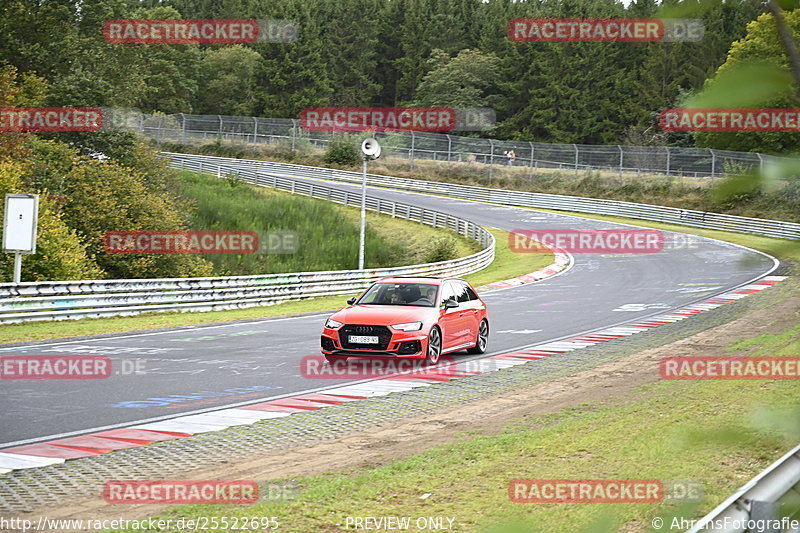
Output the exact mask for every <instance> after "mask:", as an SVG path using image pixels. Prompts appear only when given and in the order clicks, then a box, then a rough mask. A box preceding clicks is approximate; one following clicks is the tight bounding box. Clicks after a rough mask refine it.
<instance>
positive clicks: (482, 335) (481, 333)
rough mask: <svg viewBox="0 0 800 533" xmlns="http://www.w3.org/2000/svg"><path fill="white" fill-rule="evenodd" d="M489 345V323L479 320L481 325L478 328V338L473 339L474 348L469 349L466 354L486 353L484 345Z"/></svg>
mask: <svg viewBox="0 0 800 533" xmlns="http://www.w3.org/2000/svg"><path fill="white" fill-rule="evenodd" d="M488 343H489V323H488V322H486V321H485V320H481V325H480V326H478V338H477V339H475V346H473V347H472V348H469V349H468V350H467V353H471V354H478V353H486V345H487V344H488Z"/></svg>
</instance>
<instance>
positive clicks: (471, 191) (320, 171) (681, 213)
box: [164, 153, 800, 239]
mask: <svg viewBox="0 0 800 533" xmlns="http://www.w3.org/2000/svg"><path fill="white" fill-rule="evenodd" d="M164 155H166V156H169V157H171V158H172V160H173V162H174V164H175V165H178V166H186V165H191V168H193V169H195V170H202V171H206V172H215V173H229V172H230V173H237V172H242V171H245V170H247V171H250V172H252V171H253V169H258V171H259V172H260V173H261V174H263V175H268V176H271V177H276V178H277V177H281V176H293V177H296V178H312V179H318V180H320V179H321V180H329V181H338V182H344V183H358V184H360V183H361V174H359V173H357V172H348V171H345V170H334V169H329V168H319V167H308V166H303V165H293V164H289V163H272V162H267V161H251V160H242V159H233V158H227V157H214V156H201V155H194V154H175V153H165V154H164ZM271 177H270V178H269V179H272V178H271ZM367 182H368V183H369V184H370V185H372V186H374V187H383V188H387V189H396V190H404V191H414V192H422V193H428V194H435V195H440V196H447V197H450V198H461V199H465V200H477V201H480V202H492V203H497V204H503V205H512V206H522V207H537V208H542V209H554V210H559V211H576V212H580V213H592V214H598V215H611V216H619V217H625V218H639V219H642V220H652V221H656V222H665V223H670V224H680V225H684V226H694V227H698V228H704V229H712V230H722V231H735V232H738V233H752V234H755V235H764V236H766V237H778V238H782V239H800V224H798V223H795V222H783V221H779V220H767V219H762V218H749V217H740V216H735V215H724V214H720V213H710V212H705V211H693V210H690V209H679V208H676V207H664V206H658V205H649V204H637V203H634V202H622V201H619V200H602V199H596V198H581V197H578V196H562V195H557V194H542V193H535V192H525V191H509V190H504V189H490V188H487V187H476V186H472V185H458V184H453V183H443V182H437V181H425V180H415V179H409V178H396V177H392V176H382V175H378V174H368V175H367Z"/></svg>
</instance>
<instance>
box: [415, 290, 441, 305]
mask: <svg viewBox="0 0 800 533" xmlns="http://www.w3.org/2000/svg"><path fill="white" fill-rule="evenodd" d="M435 298H436V287H428V288H427V289H426V290H425V295H424V296H420V297H419V300H417V301H415V302H414V303H413V304H412V305H431V304H433V302H434V301H435V300H434V299H435Z"/></svg>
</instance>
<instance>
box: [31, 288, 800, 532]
mask: <svg viewBox="0 0 800 533" xmlns="http://www.w3.org/2000/svg"><path fill="white" fill-rule="evenodd" d="M799 320H800V296H799V295H798V294H797V293H796V292H795V293H793V294H792V296H791V297H789V298H787V299H785V300H783V301H781V302H779V303H777V304H775V305H772V306H770V307H768V308H766V309H762V310H758V311H753V312H751V313H748V314H747V315H745V316H743V317H742V318H739V319H737V320H735V321H733V322H729V323H727V324H724V325H722V326H718V327H716V328H713V329H709V330H707V331H704V332H701V333H698V334H696V335H693V336H691V337H688V338H686V339H682V340H680V341H677V342H674V343H672V344H667V345H664V346H661V347H658V348H653V349H649V350H645V351H642V352H639V353H636V354H633V355H630V356H626V357H622V358H620V359H618V360H615V361H612V362H609V363H605V364H602V365H600V366H597V367H595V368H593V369H590V370H585V371H581V372H578V373H576V374H573V375H570V376H566V377H562V378H557V379H554V380H552V381H549V382H546V383H539V384H536V385H532V386H530V387H525V388H521V389H517V390H515V391H513V392H510V393H507V394H503V395H500V396H497V397H494V398H491V399H484V400H479V401H476V402H472V403H468V404H464V405H460V406H458V407H453V408H447V409H442V410H441V411H437V412H434V413H431V414H426V415H424V416H421V417H416V418H409V419H405V420H401V421H399V422H394V423H391V424H387V425H385V426H379V427H376V428H372V429H370V430H368V431H362V432H359V433H354V434H351V435H347V436H345V437H340V438H336V439H331V440H328V441H325V442H320V443H318V444H313V445H310V446H305V447H298V448H294V449H289V450H282V451H278V452H273V453H267V454H264V455H260V456H257V457H252V458H250V459H247V460H236V461H232V462H230V463H227V464H224V465H217V466H215V467H212V468H206V469H201V470H196V471H193V472H190V473H188V474H184V475H181V476H179V477H177V478H176V479H254V480H268V479H274V478H296V477H302V476H309V475H317V474H322V473H325V472H331V471H340V470H350V469H356V468H363V467H370V466H376V465H381V464H384V463H388V462H390V461H394V460H397V459H402V458H404V457H407V456H410V455H413V454H415V453H418V452H420V451H422V450H425V449H428V448H432V447H435V446H438V445H441V444H446V443H449V442H453V441H454V440H456V439H458V438H459V437H456V436H454V435H455V434H457V433H461V432H468V431H469V432H475V431H479V432H481V433H484V434H492V433H498V432H500V431H502V430H503V429H504V428H505V427H506V426H508V425H511V424H514V423H519V422H521V421H522V420H523V419H525V418H531V417H535V416H538V415H542V414H548V413H554V412H557V411H559V410H561V409H563V408H565V407H579V406H581V404H583V403H584V402H590V403H591V404H593V405H595V406H596V405H603V404H611V403H614V404H619V403H624V402H627V401H634V400H636V399H639V397H640V396H639V395H637V394H633V392H634V391H635V389H637V388H638V387H639V386H641V385H644V384H646V383H650V382H653V381H656V380H658V379H659V373H658V362H659V360H660V359H661V358H662V357H664V356H667V355H669V356H676V355H678V356H691V355H709V354H714V353H718V354H722V353H723V350H724V349H725V348H726V347H728V346H729V345H730V343H731V341H734V340H736V339H745V338H751V337H756V336H758V335H763V334H765V333H777V332H780V331H783V330H784V329H786V328H788V327H791V326H794V325H796V324H797V323H798V321H799ZM164 509H165V507H162V506H154V505H136V506H129V505H110V504H106V503H105V502H104V501H103V500H102V497H101V495H100V494H98V497H97V498H92V499H84V500H78V501H73V502H69V504H61V505H58V506H52V507H44V508H39V509H37V510H36V512H35V513H28V514H27V515H18V516H21V517H26V518H29V519H31V516H35V517H38V516H40V515H43V516H47V517H48V518H50V519H59V518H60V519H70V518H74V519H87V518H91V519H102V518H109V519H113V518H127V519H133V518H144V517H147V516H153V515H156V514H158V513H160V512H162V511H163V510H164ZM60 531H66V529H62V530H60Z"/></svg>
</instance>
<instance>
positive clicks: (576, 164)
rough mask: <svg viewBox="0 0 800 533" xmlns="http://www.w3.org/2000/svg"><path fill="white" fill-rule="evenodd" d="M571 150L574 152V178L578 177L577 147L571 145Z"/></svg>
mask: <svg viewBox="0 0 800 533" xmlns="http://www.w3.org/2000/svg"><path fill="white" fill-rule="evenodd" d="M572 148H573V149H574V150H575V176H576V177H577V176H578V145H577V144H573V145H572Z"/></svg>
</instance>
